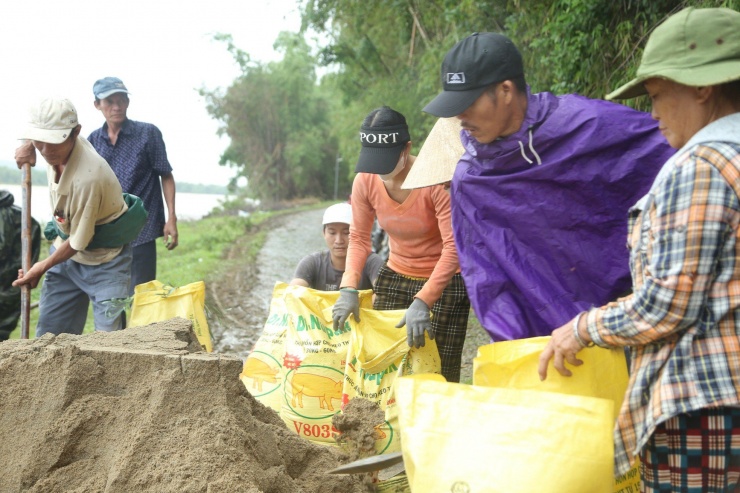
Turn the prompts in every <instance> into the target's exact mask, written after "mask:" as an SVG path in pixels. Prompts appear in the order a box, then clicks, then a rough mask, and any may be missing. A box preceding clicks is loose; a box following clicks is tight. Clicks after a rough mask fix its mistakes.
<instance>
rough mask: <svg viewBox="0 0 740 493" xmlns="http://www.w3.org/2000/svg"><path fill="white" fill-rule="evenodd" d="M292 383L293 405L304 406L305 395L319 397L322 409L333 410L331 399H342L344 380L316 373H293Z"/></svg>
mask: <svg viewBox="0 0 740 493" xmlns="http://www.w3.org/2000/svg"><path fill="white" fill-rule="evenodd" d="M290 385H291V387H292V388H293V399H292V400H291V404H292V405H293V407H295V406H296V402H297V404H298V407H300V408H302V407H303V396H304V395H306V396H308V397H318V399H319V406H320V407H321V409H327V410H329V411H333V410H334V407H333V406H332V405H331V400H332V399H336V400H338V401H341V400H342V381H341V380H339V381H337V380H333V379H331V378H329V377H322V376H321V375H315V374H313V373H297V372H296V373H293V378H292V379H291V380H290Z"/></svg>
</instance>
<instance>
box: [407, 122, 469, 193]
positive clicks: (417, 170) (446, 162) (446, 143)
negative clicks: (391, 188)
mask: <svg viewBox="0 0 740 493" xmlns="http://www.w3.org/2000/svg"><path fill="white" fill-rule="evenodd" d="M464 151H465V149H463V146H462V143H461V142H460V120H458V119H457V118H454V117H453V118H440V119H439V120H437V123H435V124H434V127H433V128H432V131H431V132H429V135H428V136H427V140H426V141H424V145H423V146H421V150H420V151H419V155H418V156H416V160H415V161H414V166H413V167H412V168H411V171H409V174H408V176H407V177H406V180H404V182H403V185H402V186H401V188H406V189H409V188H421V187H429V186H431V185H437V184H440V183H446V182H448V181H450V180H452V174H453V173H454V172H455V166H457V162H458V161H459V160H460V157H462V155H463V152H464Z"/></svg>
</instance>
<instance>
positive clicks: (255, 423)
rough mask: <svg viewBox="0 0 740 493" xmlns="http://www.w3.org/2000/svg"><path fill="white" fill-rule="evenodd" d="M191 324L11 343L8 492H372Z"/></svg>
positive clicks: (6, 384) (0, 404) (1, 412)
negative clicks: (287, 419) (342, 471)
mask: <svg viewBox="0 0 740 493" xmlns="http://www.w3.org/2000/svg"><path fill="white" fill-rule="evenodd" d="M194 341H195V336H194V335H193V333H192V331H191V330H190V323H189V322H188V321H185V320H182V319H175V320H170V321H168V322H164V323H159V324H152V325H149V326H146V327H138V328H132V329H127V330H125V331H121V332H115V333H110V334H105V333H95V334H90V335H83V336H73V335H61V336H58V337H54V336H51V335H46V336H44V337H41V338H40V339H35V340H30V341H7V342H4V343H2V344H0V379H1V380H0V436H1V437H2V440H0V457H1V458H2V460H1V461H0V492H3V493H4V492H17V491H24V492H25V491H30V492H60V491H64V492H79V493H82V492H84V493H91V492H103V491H104V492H147V491H152V492H155V491H156V492H157V493H168V492H178V493H181V492H208V493H219V492H228V493H239V492H248V493H258V492H264V493H297V492H306V493H314V492H317V493H321V492H327V493H328V492H342V493H345V492H363V491H366V487H365V486H363V485H362V484H361V481H360V479H359V478H356V477H353V476H333V475H327V474H326V471H328V470H330V469H332V468H334V467H336V466H337V465H339V464H341V463H345V462H347V461H348V457H346V456H345V455H344V453H343V452H342V451H341V450H339V449H338V448H334V447H327V446H321V445H316V444H313V443H311V442H308V441H306V440H304V439H302V438H300V437H299V436H297V435H295V434H294V433H292V432H291V431H289V430H288V429H287V428H286V427H285V425H284V423H283V422H282V420H280V418H279V417H278V416H277V414H275V413H274V412H273V411H272V410H270V409H268V408H266V407H264V406H263V405H262V404H260V403H259V402H257V401H255V400H254V399H253V398H252V397H251V396H250V395H249V394H248V393H247V392H246V390H245V389H244V386H243V385H242V383H241V382H240V381H239V373H240V371H241V368H242V361H241V360H239V359H236V358H231V357H225V356H223V355H217V354H206V353H201V352H198V347H197V344H196V343H195V342H194Z"/></svg>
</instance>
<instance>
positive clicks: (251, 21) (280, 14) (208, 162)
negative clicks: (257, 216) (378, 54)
mask: <svg viewBox="0 0 740 493" xmlns="http://www.w3.org/2000/svg"><path fill="white" fill-rule="evenodd" d="M0 19H2V24H1V25H0V67H2V78H1V79H0V88H2V90H1V91H0V98H1V101H2V105H1V107H2V110H3V116H2V118H0V160H12V159H13V153H14V151H15V148H16V147H17V146H18V140H17V137H18V133H19V131H20V130H21V129H22V128H23V127H24V125H25V122H26V121H27V114H28V106H29V104H30V103H32V102H33V101H35V100H38V99H39V98H40V97H42V96H48V95H52V96H63V97H66V98H68V99H70V100H71V101H72V102H73V103H74V105H75V106H76V108H77V111H78V114H79V119H80V123H81V124H82V135H84V136H87V135H89V134H90V132H92V131H93V130H95V129H96V128H98V127H100V126H102V124H103V123H104V119H103V116H102V114H101V113H100V112H99V111H98V110H96V109H95V107H94V106H93V101H94V96H93V93H92V86H93V83H94V82H95V80H97V79H99V78H102V77H106V76H115V77H119V78H121V79H122V80H123V82H124V83H125V84H126V87H127V88H128V90H129V91H130V92H131V96H130V99H131V104H130V106H129V109H128V117H129V118H130V119H132V120H140V121H145V122H149V123H153V124H155V125H157V126H158V127H159V129H160V130H161V131H162V133H163V135H164V140H165V144H166V145H167V152H168V156H169V159H170V163H171V164H172V167H173V168H174V175H175V179H176V180H177V181H182V182H190V183H204V184H217V185H225V184H226V183H227V181H228V179H229V178H230V177H232V176H233V175H234V171H233V170H231V169H230V168H225V167H223V166H219V165H218V160H219V156H220V155H221V153H222V152H223V150H224V149H225V148H226V146H227V143H228V142H227V140H226V139H220V138H219V137H217V136H216V130H217V128H218V123H217V122H216V121H215V120H213V119H211V118H210V116H209V115H208V114H207V112H206V110H205V102H204V100H203V98H201V97H200V96H199V95H198V93H197V89H198V88H200V87H203V86H205V87H206V88H208V89H215V88H218V87H227V86H228V85H229V84H230V83H231V81H233V80H234V78H235V77H236V76H237V75H238V74H239V71H238V68H237V66H236V64H235V63H234V61H233V58H232V57H231V55H229V53H228V52H227V51H226V46H225V44H224V43H218V42H215V41H213V40H212V37H213V34H214V33H219V32H220V33H228V34H231V35H232V36H233V37H234V42H235V44H236V45H237V46H238V47H239V48H240V49H242V50H243V51H246V52H247V53H249V54H250V55H251V57H252V58H253V59H256V60H260V61H263V62H267V61H273V60H278V59H280V57H281V55H280V54H277V53H275V52H274V51H273V49H272V45H273V43H274V41H275V39H276V38H277V35H278V33H279V32H280V31H292V32H297V31H298V29H299V27H300V13H299V11H298V8H297V6H296V4H295V0H260V1H258V0H208V1H202V0H190V1H188V0H180V1H174V0H128V1H125V2H110V1H105V0H96V1H94V0H66V1H65V0H61V1H60V0H24V1H20V0H5V1H3V2H1V3H0ZM41 161H43V160H41Z"/></svg>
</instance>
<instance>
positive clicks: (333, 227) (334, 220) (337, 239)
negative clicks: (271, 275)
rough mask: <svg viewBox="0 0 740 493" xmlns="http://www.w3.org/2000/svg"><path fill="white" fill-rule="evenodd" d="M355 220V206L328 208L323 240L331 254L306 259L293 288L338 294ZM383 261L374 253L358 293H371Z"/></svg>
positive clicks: (364, 271)
mask: <svg viewBox="0 0 740 493" xmlns="http://www.w3.org/2000/svg"><path fill="white" fill-rule="evenodd" d="M351 220H352V206H350V205H349V204H348V203H346V202H343V203H340V204H334V205H332V206H329V207H328V208H327V209H326V211H325V212H324V218H323V225H324V240H326V246H327V247H328V250H322V251H320V252H315V253H312V254H310V255H307V256H305V257H303V259H302V260H301V261H300V262H299V263H298V267H296V270H295V274H294V275H293V280H292V281H290V284H291V285H293V286H305V287H309V288H313V289H318V290H320V291H337V290H338V289H339V283H340V282H341V280H342V275H343V274H344V265H345V262H346V260H347V247H348V246H349V224H350V222H351ZM383 263H384V261H383V258H382V257H381V256H380V255H378V254H376V253H371V254H370V255H369V256H368V258H367V262H365V269H364V270H363V271H362V279H361V281H360V285H359V286H358V287H357V289H372V288H373V286H374V285H375V280H376V279H377V277H378V271H379V270H380V267H381V266H382V265H383Z"/></svg>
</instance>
